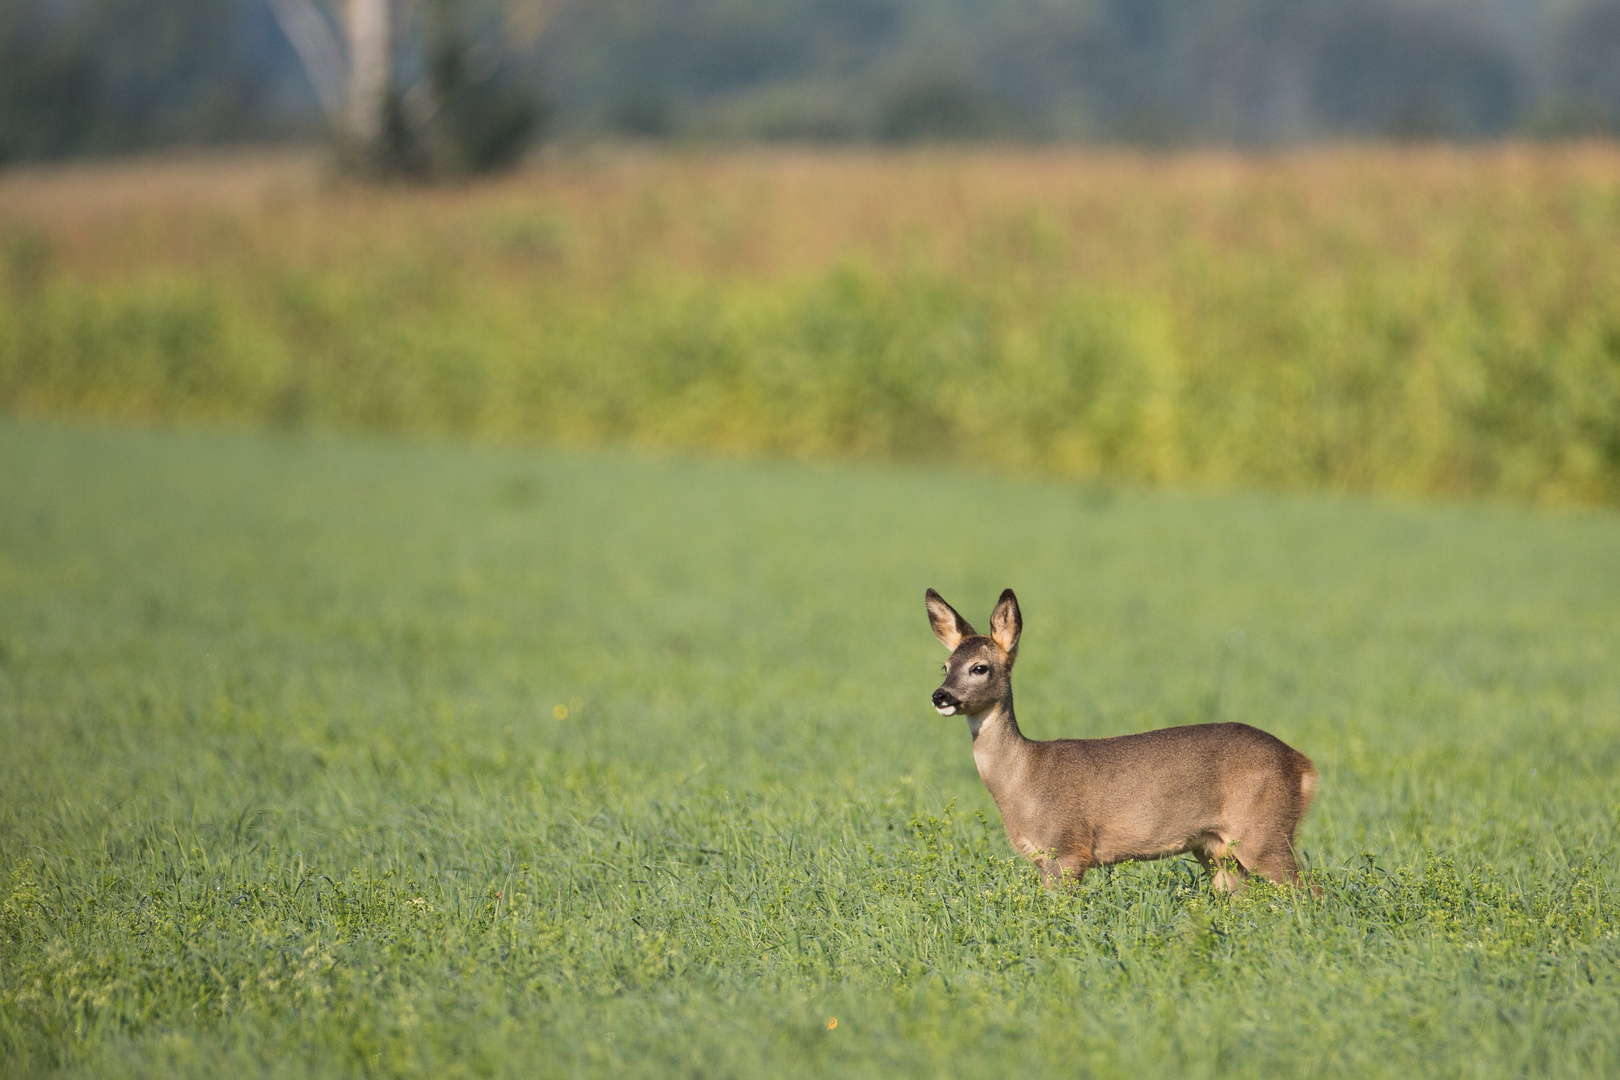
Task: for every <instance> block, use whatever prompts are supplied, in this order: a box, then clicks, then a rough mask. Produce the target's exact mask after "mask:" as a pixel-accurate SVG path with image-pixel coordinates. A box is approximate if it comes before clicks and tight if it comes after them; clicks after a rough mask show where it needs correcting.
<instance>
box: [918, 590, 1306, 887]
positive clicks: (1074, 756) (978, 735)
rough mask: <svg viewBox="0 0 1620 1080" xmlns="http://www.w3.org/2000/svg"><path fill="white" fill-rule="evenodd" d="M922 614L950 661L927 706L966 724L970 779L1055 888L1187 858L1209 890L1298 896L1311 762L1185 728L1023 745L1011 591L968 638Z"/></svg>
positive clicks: (1250, 736) (1240, 731)
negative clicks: (1254, 880)
mask: <svg viewBox="0 0 1620 1080" xmlns="http://www.w3.org/2000/svg"><path fill="white" fill-rule="evenodd" d="M928 616H929V621H930V623H931V624H932V625H933V627H934V633H935V634H936V635H937V636H938V637H939V639H940V641H942V642H944V643H945V645H946V647H947V648H949V649H950V650H951V658H950V660H949V661H948V662H947V663H946V665H945V681H944V683H942V684H941V686H940V688H939V689H938V690H936V691H935V692H934V703H935V707H936V708H940V709H941V710H942V711H943V710H944V709H945V708H949V709H952V710H953V715H954V714H962V715H965V716H966V717H967V720H968V729H969V731H971V732H972V734H973V760H974V763H975V764H976V765H978V768H979V777H980V779H982V780H983V781H984V786H985V787H986V788H988V789H989V791H990V796H991V798H993V799H995V801H996V807H997V809H999V810H1000V811H1001V820H1002V823H1003V824H1004V825H1005V826H1006V827H1007V837H1008V839H1009V840H1011V841H1012V844H1013V847H1015V848H1017V849H1018V850H1019V851H1020V852H1022V853H1024V854H1025V855H1027V856H1029V857H1030V858H1031V859H1033V860H1034V861H1035V862H1036V864H1037V865H1039V866H1040V867H1041V868H1042V869H1043V870H1045V871H1046V873H1047V874H1048V875H1049V879H1050V881H1051V882H1052V883H1057V882H1069V883H1078V882H1079V880H1080V879H1081V878H1082V877H1084V876H1085V872H1086V871H1087V870H1089V869H1091V868H1092V867H1094V866H1108V865H1111V864H1113V863H1116V862H1122V861H1124V860H1127V859H1162V858H1165V857H1167V856H1170V855H1180V854H1182V853H1183V852H1190V853H1192V854H1193V855H1194V856H1196V857H1197V859H1198V861H1199V862H1200V863H1202V864H1203V865H1204V868H1205V869H1206V870H1209V871H1210V872H1211V874H1212V875H1213V877H1214V882H1215V885H1216V887H1217V888H1221V889H1226V890H1234V889H1238V888H1241V887H1242V884H1243V880H1244V879H1245V878H1246V877H1247V876H1248V875H1249V874H1250V873H1260V874H1264V875H1265V876H1266V877H1268V878H1270V879H1271V880H1273V881H1276V882H1283V883H1287V884H1290V885H1297V884H1299V870H1298V867H1297V865H1296V863H1295V861H1294V830H1295V829H1296V828H1297V827H1298V825H1299V821H1300V819H1301V818H1302V817H1304V816H1305V811H1306V810H1308V809H1309V808H1310V805H1311V799H1312V797H1313V796H1314V795H1315V794H1316V785H1317V773H1316V769H1315V767H1314V766H1312V765H1311V762H1310V759H1309V758H1307V757H1306V756H1305V755H1304V754H1301V753H1300V752H1299V751H1297V750H1295V749H1293V748H1292V747H1290V746H1289V745H1287V744H1286V743H1284V742H1283V741H1282V740H1280V739H1278V738H1276V737H1275V736H1273V735H1268V734H1267V733H1266V732H1264V731H1261V730H1259V729H1258V728H1252V727H1250V726H1249V725H1247V724H1192V725H1189V726H1187V727H1174V728H1163V729H1161V730H1158V731H1147V732H1143V733H1141V734H1139V735H1118V736H1115V737H1113V738H1110V739H1053V740H1051V741H1049V742H1040V741H1036V740H1033V739H1027V738H1025V737H1024V734H1023V732H1021V731H1019V730H1018V720H1017V717H1016V716H1015V715H1014V713H1013V695H1012V669H1013V665H1014V664H1015V663H1016V662H1017V659H1018V638H1019V635H1020V633H1021V632H1022V629H1023V618H1022V616H1021V615H1020V613H1019V610H1018V600H1017V598H1016V597H1015V596H1014V595H1013V592H1012V590H1011V589H1008V590H1006V591H1005V592H1003V593H1002V594H1001V600H1000V602H999V603H998V604H997V605H996V610H995V613H994V614H992V615H991V617H990V625H991V636H989V637H985V636H983V635H980V634H977V633H975V632H974V630H973V627H972V626H971V625H969V624H968V622H967V620H965V619H963V618H962V617H961V616H960V615H958V614H957V613H956V611H955V609H953V608H952V607H951V606H950V605H949V604H947V603H946V602H945V600H944V599H943V598H942V597H941V596H940V595H939V594H938V593H936V592H935V591H934V590H933V589H929V590H928Z"/></svg>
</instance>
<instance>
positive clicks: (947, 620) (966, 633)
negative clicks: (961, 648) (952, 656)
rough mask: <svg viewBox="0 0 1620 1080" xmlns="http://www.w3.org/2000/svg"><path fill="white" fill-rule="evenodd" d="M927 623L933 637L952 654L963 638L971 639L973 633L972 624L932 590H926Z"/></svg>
mask: <svg viewBox="0 0 1620 1080" xmlns="http://www.w3.org/2000/svg"><path fill="white" fill-rule="evenodd" d="M928 622H929V623H930V624H931V625H932V626H933V628H934V636H935V637H937V638H939V640H940V642H941V644H943V645H944V646H945V647H946V648H947V649H949V650H951V651H952V652H955V651H956V647H957V646H958V645H960V644H962V639H963V638H965V637H972V636H973V633H974V630H973V626H972V624H970V623H969V622H968V621H967V620H966V619H964V618H962V616H960V615H958V614H957V613H956V609H955V608H953V607H951V605H949V604H947V603H946V602H945V598H944V597H943V596H941V595H939V593H937V592H935V591H934V590H933V589H929V590H928Z"/></svg>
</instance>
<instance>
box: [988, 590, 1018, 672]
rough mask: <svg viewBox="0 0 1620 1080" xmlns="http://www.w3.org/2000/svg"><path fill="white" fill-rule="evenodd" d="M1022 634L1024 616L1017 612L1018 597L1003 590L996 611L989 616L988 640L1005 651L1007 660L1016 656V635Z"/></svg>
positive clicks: (1010, 591) (1009, 591) (1011, 592)
mask: <svg viewBox="0 0 1620 1080" xmlns="http://www.w3.org/2000/svg"><path fill="white" fill-rule="evenodd" d="M1023 632H1024V616H1023V615H1022V614H1021V613H1020V612H1019V610H1018V597H1016V596H1014V595H1013V591H1012V590H1011V589H1004V590H1002V593H1001V600H1000V602H999V603H997V604H996V610H995V611H993V612H991V614H990V638H991V640H992V641H994V642H995V643H996V644H997V645H1000V646H1001V647H1002V648H1003V649H1006V650H1007V659H1008V660H1009V661H1011V660H1014V659H1016V658H1017V656H1018V635H1020V634H1022V633H1023Z"/></svg>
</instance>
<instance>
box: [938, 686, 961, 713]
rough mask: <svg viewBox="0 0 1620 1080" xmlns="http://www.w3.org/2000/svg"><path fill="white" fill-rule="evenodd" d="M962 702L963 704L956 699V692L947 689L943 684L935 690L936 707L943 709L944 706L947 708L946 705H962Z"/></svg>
mask: <svg viewBox="0 0 1620 1080" xmlns="http://www.w3.org/2000/svg"><path fill="white" fill-rule="evenodd" d="M960 704H961V702H959V701H957V700H956V696H955V695H954V694H952V693H951V692H950V691H949V690H947V689H945V688H944V687H943V686H942V687H940V688H939V689H938V690H935V691H934V708H936V709H943V708H945V707H946V706H949V705H960Z"/></svg>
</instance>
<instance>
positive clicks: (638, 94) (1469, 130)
mask: <svg viewBox="0 0 1620 1080" xmlns="http://www.w3.org/2000/svg"><path fill="white" fill-rule="evenodd" d="M424 2H426V0H409V2H403V3H402V8H403V9H404V10H405V13H406V15H407V20H406V22H407V25H406V28H405V30H404V32H403V33H402V35H401V54H402V70H403V71H405V72H406V73H407V76H409V74H410V72H412V71H413V70H414V68H413V64H414V65H415V68H419V67H420V64H419V62H417V61H415V60H414V59H413V57H414V56H415V50H414V42H415V37H416V33H417V31H416V30H415V29H414V27H415V26H416V25H417V24H419V23H420V21H421V20H420V12H419V11H418V10H417V9H419V8H420V7H421V5H422V3H424ZM524 2H525V0H513V6H520V5H522V4H523V3H524ZM463 7H464V9H465V16H466V19H467V20H468V23H469V25H470V26H472V27H474V28H475V36H476V37H477V38H478V40H480V41H481V42H482V43H483V44H482V49H481V54H480V55H481V56H482V57H483V59H484V61H486V62H489V63H493V64H497V65H499V66H501V67H502V68H503V69H504V70H506V71H507V72H509V74H510V77H511V78H514V79H518V80H522V81H526V82H528V83H531V84H532V85H533V86H534V87H535V88H536V89H537V90H538V91H539V92H540V93H541V94H542V95H543V96H544V97H545V99H546V100H547V102H548V103H549V105H550V115H551V117H552V124H551V130H552V131H554V132H565V133H576V134H591V133H604V132H617V133H622V134H628V135H635V136H645V137H660V136H698V137H716V138H767V139H768V138H794V139H812V140H822V139H824V140H852V139H855V140H864V139H884V140H912V139H961V138H984V137H996V138H1019V139H1064V140H1095V141H1111V142H1117V141H1124V142H1133V143H1147V144H1181V143H1210V142H1215V143H1224V144H1239V145H1272V144H1279V143H1292V142H1300V141H1307V140H1313V139H1322V138H1336V137H1347V136H1348V137H1444V138H1461V139H1473V138H1482V137H1492V136H1498V135H1503V134H1510V133H1543V134H1567V133H1580V132H1597V131H1611V132H1612V131H1616V130H1620V0H1427V2H1419V0H1072V2H1060V0H975V2H968V0H599V2H591V0H574V2H573V3H569V4H565V5H563V6H561V7H560V8H556V7H554V9H553V11H552V17H551V18H550V19H549V21H546V22H545V23H544V24H541V23H533V24H532V25H534V26H540V25H543V32H541V33H538V34H535V33H532V32H530V33H525V32H523V30H522V27H523V25H524V23H525V20H523V19H521V18H518V19H513V18H511V17H510V15H511V13H510V12H507V11H503V10H502V9H501V6H500V5H499V4H497V3H495V2H494V0H466V2H465V3H464V4H463ZM529 7H530V8H531V9H532V10H541V9H536V8H534V7H533V3H532V0H529ZM413 12H414V13H415V14H414V15H413ZM520 14H521V12H520ZM479 31H481V32H479ZM319 129H320V114H319V109H318V107H317V103H316V99H315V96H314V94H313V92H312V91H311V89H310V87H309V84H308V81H307V79H306V77H305V76H304V73H303V71H302V69H301V68H300V66H299V61H298V58H297V56H296V54H295V53H294V52H293V50H292V49H291V48H290V47H289V46H288V44H287V42H286V41H285V39H284V38H283V37H282V36H281V32H280V29H279V28H278V27H277V25H276V23H275V21H274V20H273V19H272V18H271V17H270V13H269V9H268V7H267V5H266V3H265V0H75V2H69V3H64V2H62V0H0V157H4V158H31V157H51V156H60V155H67V154H79V153H91V152H105V151H116V150H122V149H129V148H136V147H146V146H154V145H166V144H173V143H208V142H218V141H240V140H244V139H246V140H254V139H268V138H286V137H297V136H308V135H311V134H313V133H315V132H317V131H318V130H319Z"/></svg>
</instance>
